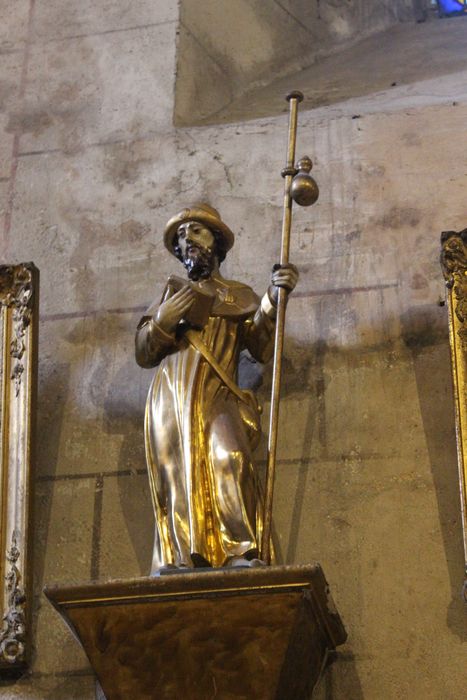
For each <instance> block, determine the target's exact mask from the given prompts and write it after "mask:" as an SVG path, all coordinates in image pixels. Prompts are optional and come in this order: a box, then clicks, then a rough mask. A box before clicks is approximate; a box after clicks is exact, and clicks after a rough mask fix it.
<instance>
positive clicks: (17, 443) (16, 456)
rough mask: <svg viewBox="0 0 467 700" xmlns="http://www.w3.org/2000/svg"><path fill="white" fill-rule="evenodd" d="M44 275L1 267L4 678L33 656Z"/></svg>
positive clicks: (30, 268)
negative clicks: (34, 482) (34, 472)
mask: <svg viewBox="0 0 467 700" xmlns="http://www.w3.org/2000/svg"><path fill="white" fill-rule="evenodd" d="M38 297H39V271H38V270H37V268H36V267H35V266H34V265H33V264H32V263H21V264H19V265H2V266H0V391H1V398H0V436H1V446H0V450H1V452H0V616H1V620H0V673H1V674H4V673H5V672H8V673H12V672H13V673H21V672H22V671H24V669H25V668H26V666H27V663H28V657H29V650H30V624H29V619H30V609H31V602H32V583H31V571H30V569H31V541H30V539H31V533H30V519H31V500H32V499H31V469H32V454H33V438H34V422H35V400H36V392H37V345H38V333H37V322H38Z"/></svg>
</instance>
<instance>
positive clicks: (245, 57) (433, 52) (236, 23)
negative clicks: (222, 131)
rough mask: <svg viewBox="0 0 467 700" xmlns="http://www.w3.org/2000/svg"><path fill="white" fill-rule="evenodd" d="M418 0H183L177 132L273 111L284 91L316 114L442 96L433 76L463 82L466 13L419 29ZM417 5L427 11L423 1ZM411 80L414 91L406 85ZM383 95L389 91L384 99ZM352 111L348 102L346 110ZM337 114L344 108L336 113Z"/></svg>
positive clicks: (430, 20) (434, 20)
mask: <svg viewBox="0 0 467 700" xmlns="http://www.w3.org/2000/svg"><path fill="white" fill-rule="evenodd" d="M422 5H423V1H422V2H421V3H420V2H417V0H396V1H392V0H382V1H381V2H378V3H375V2H374V0H348V1H346V2H344V1H343V0H257V1H253V2H252V1H251V0H236V2H235V7H234V8H233V6H232V5H231V4H230V3H223V2H222V3H219V2H218V0H205V1H204V3H203V13H202V15H201V13H199V11H198V9H199V6H198V5H197V2H196V0H182V2H181V8H180V9H181V13H180V27H179V30H180V32H179V42H178V62H177V63H178V65H177V78H176V86H175V123H176V125H178V126H183V125H194V124H204V123H219V122H230V121H237V120H242V119H249V118H255V117H263V116H269V115H273V114H278V113H280V112H281V111H283V110H284V103H283V94H284V92H287V90H288V89H290V88H291V87H293V88H299V89H301V90H302V91H303V92H304V93H305V97H306V102H305V106H306V107H308V108H315V107H319V106H325V105H330V104H338V103H339V104H340V103H343V104H344V103H345V104H347V101H349V100H351V98H358V97H361V96H366V97H367V102H368V99H369V97H370V96H374V98H373V97H372V98H371V99H375V100H376V102H377V103H378V104H381V101H383V102H384V101H385V100H387V99H390V100H394V99H397V100H401V99H402V100H403V99H404V96H405V95H406V93H407V86H411V88H410V90H409V92H410V97H411V98H413V96H414V93H415V95H416V96H417V95H419V96H420V99H421V100H422V101H423V99H425V100H430V99H432V100H433V101H434V102H436V101H437V99H438V98H439V99H441V100H443V99H444V93H443V91H442V89H441V90H440V84H439V82H438V83H437V86H436V89H434V90H433V86H431V85H430V83H427V84H421V85H420V86H419V85H418V83H420V82H421V81H422V82H423V81H429V80H430V79H432V78H435V77H439V76H440V75H449V74H456V75H458V77H459V80H458V82H459V88H460V89H461V91H463V85H464V84H465V83H466V81H465V78H464V77H463V76H461V75H460V74H461V72H462V71H464V70H467V56H466V54H465V51H464V49H463V47H464V46H465V37H466V35H467V17H466V18H459V19H458V21H449V20H447V21H440V20H438V19H437V18H436V17H435V14H434V13H431V14H430V13H428V21H427V22H424V23H421V24H420V23H417V22H416V19H417V18H419V17H420V14H419V12H420V7H421V6H422ZM425 6H427V5H426V4H425ZM197 8H198V9H197ZM414 84H417V87H415V88H414V87H413V86H414ZM386 91H389V92H388V94H386ZM354 107H355V105H353V104H352V103H351V102H349V104H348V108H349V109H350V110H352V109H354ZM343 109H344V111H345V107H343Z"/></svg>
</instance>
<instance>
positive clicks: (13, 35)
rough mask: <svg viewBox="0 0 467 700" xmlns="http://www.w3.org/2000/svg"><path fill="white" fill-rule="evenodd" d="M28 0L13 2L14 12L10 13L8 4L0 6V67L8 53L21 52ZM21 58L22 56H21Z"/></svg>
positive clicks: (25, 34) (26, 23)
mask: <svg viewBox="0 0 467 700" xmlns="http://www.w3.org/2000/svg"><path fill="white" fill-rule="evenodd" d="M30 5H31V2H30V0H18V1H17V2H15V11H14V12H12V8H11V5H9V3H2V5H1V6H0V51H1V54H2V66H3V61H4V60H5V56H6V55H8V53H9V52H10V51H11V52H14V51H18V52H22V50H23V49H24V45H25V43H26V40H27V34H28V18H29V11H30ZM21 57H22V56H21Z"/></svg>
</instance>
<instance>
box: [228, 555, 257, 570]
mask: <svg viewBox="0 0 467 700" xmlns="http://www.w3.org/2000/svg"><path fill="white" fill-rule="evenodd" d="M226 566H230V567H239V566H240V567H242V566H244V567H248V568H256V567H258V566H266V563H265V562H264V561H262V560H261V559H245V557H231V558H230V559H229V561H228V562H227V563H226Z"/></svg>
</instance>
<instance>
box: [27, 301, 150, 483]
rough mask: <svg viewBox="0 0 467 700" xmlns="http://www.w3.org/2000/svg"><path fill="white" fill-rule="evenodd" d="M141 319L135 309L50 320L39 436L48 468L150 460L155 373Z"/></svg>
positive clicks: (112, 466)
mask: <svg viewBox="0 0 467 700" xmlns="http://www.w3.org/2000/svg"><path fill="white" fill-rule="evenodd" d="M136 323H137V319H136V318H134V317H133V315H132V314H127V315H124V314H116V315H115V314H114V315H111V314H109V315H106V316H104V317H97V318H95V317H94V318H93V317H84V318H78V319H74V318H65V319H56V320H49V321H47V322H46V323H44V324H43V326H42V342H41V358H42V362H41V364H40V372H39V402H38V405H39V412H38V424H39V431H38V444H37V460H38V472H39V473H40V475H41V476H43V477H44V476H49V477H56V476H62V477H63V476H65V475H73V476H76V475H86V474H91V475H93V474H94V475H97V474H100V473H105V472H113V473H115V472H118V471H125V470H126V471H128V470H132V471H133V470H137V469H141V468H143V467H144V464H145V458H144V437H143V420H144V406H145V401H146V394H147V388H148V385H149V382H150V381H151V378H152V373H151V372H146V373H144V372H143V371H142V370H141V369H140V368H139V367H138V366H137V365H136V361H135V359H134V332H135V327H136ZM122 392H123V395H124V396H125V398H124V399H123V398H122Z"/></svg>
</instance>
